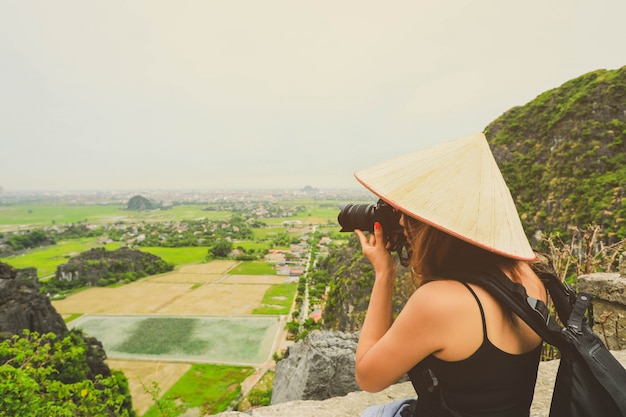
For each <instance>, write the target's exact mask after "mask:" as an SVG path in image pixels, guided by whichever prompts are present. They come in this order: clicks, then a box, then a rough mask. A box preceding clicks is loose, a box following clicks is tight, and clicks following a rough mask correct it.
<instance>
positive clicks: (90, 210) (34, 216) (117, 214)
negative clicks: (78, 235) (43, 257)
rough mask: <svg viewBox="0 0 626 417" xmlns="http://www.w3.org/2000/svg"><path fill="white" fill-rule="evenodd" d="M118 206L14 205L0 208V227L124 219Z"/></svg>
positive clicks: (125, 215) (125, 214) (123, 213)
mask: <svg viewBox="0 0 626 417" xmlns="http://www.w3.org/2000/svg"><path fill="white" fill-rule="evenodd" d="M121 208H122V207H120V206H72V205H16V206H3V207H0V225H2V226H4V225H29V226H40V227H41V226H52V225H53V224H57V225H61V224H70V223H78V222H84V221H85V220H87V221H90V222H94V223H97V222H99V221H103V220H106V221H111V220H112V219H118V218H120V219H121V218H125V217H128V215H129V214H131V215H132V212H127V211H123V210H122V209H121Z"/></svg>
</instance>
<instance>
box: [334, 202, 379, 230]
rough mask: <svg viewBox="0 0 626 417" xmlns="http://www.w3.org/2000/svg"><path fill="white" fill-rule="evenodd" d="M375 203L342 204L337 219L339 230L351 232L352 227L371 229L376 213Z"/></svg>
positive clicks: (372, 228)
mask: <svg viewBox="0 0 626 417" xmlns="http://www.w3.org/2000/svg"><path fill="white" fill-rule="evenodd" d="M376 207H377V205H376V204H344V205H342V206H340V209H341V211H340V212H339V216H337V220H338V221H339V225H340V226H341V230H340V231H341V232H352V231H354V229H359V230H366V231H370V232H371V231H373V230H374V221H375V220H374V219H375V217H374V216H375V214H376Z"/></svg>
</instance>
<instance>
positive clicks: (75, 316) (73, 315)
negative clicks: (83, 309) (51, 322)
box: [63, 313, 83, 323]
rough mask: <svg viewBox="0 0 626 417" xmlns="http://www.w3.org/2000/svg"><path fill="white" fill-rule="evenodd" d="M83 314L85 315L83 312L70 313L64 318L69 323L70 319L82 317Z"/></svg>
mask: <svg viewBox="0 0 626 417" xmlns="http://www.w3.org/2000/svg"><path fill="white" fill-rule="evenodd" d="M82 315H83V313H74V314H70V315H69V316H68V317H66V318H65V319H63V321H64V322H66V323H69V322H70V321H72V320H76V319H77V318H79V317H81V316H82Z"/></svg>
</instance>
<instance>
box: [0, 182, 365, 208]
mask: <svg viewBox="0 0 626 417" xmlns="http://www.w3.org/2000/svg"><path fill="white" fill-rule="evenodd" d="M135 195H142V196H144V197H146V198H147V199H149V200H151V201H155V202H159V203H160V204H161V206H162V207H163V208H165V207H168V206H174V205H179V204H208V203H215V202H224V201H233V202H234V201H237V202H245V201H266V202H272V201H280V200H284V199H286V198H289V199H291V198H294V197H309V198H313V199H324V200H345V201H346V202H348V201H366V200H375V197H374V196H373V195H372V194H371V193H370V192H368V191H367V190H366V189H364V188H362V189H360V188H353V189H317V188H314V187H311V186H305V187H303V188H300V189H258V190H243V189H242V190H140V189H137V190H91V191H90V190H85V191H9V190H2V188H0V205H12V204H31V203H38V202H43V201H45V202H46V204H64V205H126V203H127V202H128V200H129V199H130V198H132V197H133V196H135Z"/></svg>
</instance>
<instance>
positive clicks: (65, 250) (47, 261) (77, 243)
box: [0, 238, 122, 278]
mask: <svg viewBox="0 0 626 417" xmlns="http://www.w3.org/2000/svg"><path fill="white" fill-rule="evenodd" d="M121 246H122V243H121V242H113V243H109V244H107V245H101V244H98V242H97V240H96V239H94V238H82V239H72V240H67V241H61V242H58V243H57V244H56V245H52V246H46V247H42V248H37V249H30V250H28V251H27V252H25V253H22V254H20V255H16V256H10V257H7V258H0V262H4V263H6V264H9V265H11V266H12V267H14V268H18V269H21V268H37V276H38V277H39V278H42V277H46V276H49V275H53V274H54V273H55V272H56V270H57V266H59V265H61V264H64V263H66V262H67V261H68V259H69V258H70V256H73V255H76V254H78V253H80V252H84V251H86V250H89V249H91V248H96V247H105V248H106V249H107V250H115V249H119V248H120V247H121Z"/></svg>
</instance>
